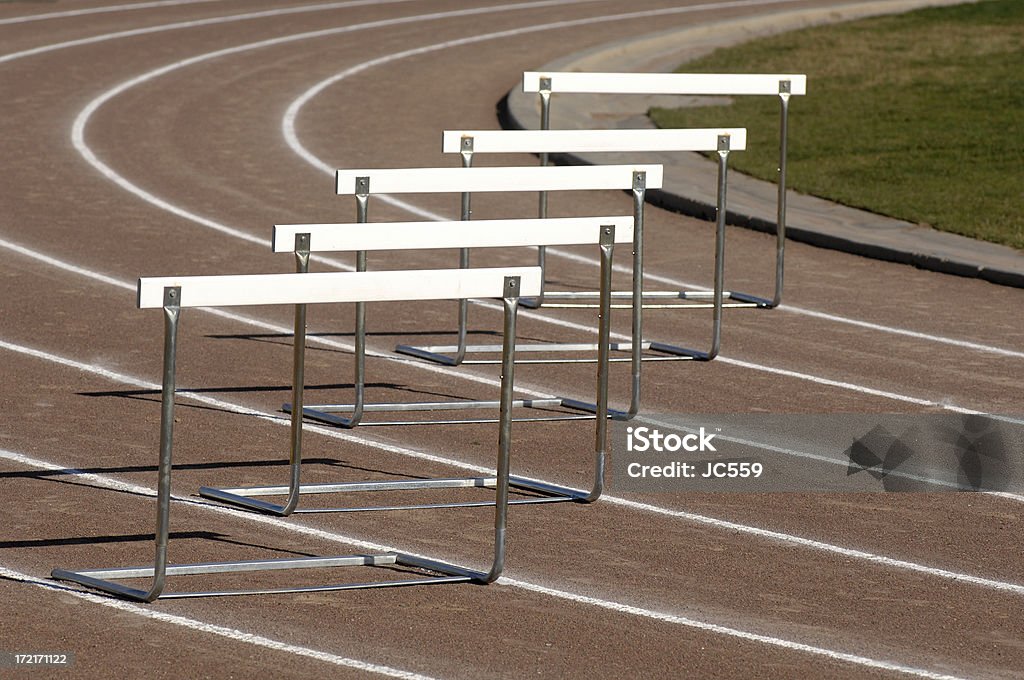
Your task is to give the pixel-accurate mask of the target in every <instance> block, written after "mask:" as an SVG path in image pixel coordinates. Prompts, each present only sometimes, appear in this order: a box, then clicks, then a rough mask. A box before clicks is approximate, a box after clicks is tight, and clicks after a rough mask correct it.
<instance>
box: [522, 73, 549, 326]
mask: <svg viewBox="0 0 1024 680" xmlns="http://www.w3.org/2000/svg"><path fill="white" fill-rule="evenodd" d="M540 129H541V130H550V129H551V79H550V78H541V79H540ZM540 164H541V165H542V166H544V165H547V164H548V154H547V152H543V153H541V154H540ZM537 198H538V201H537V217H539V218H541V219H544V218H546V217H547V216H548V192H546V191H541V192H540V193H539V194H538V197H537ZM546 263H547V249H546V248H545V247H544V246H537V266H538V267H540V293H539V294H538V295H537V297H535V298H529V299H524V300H523V301H522V304H523V306H524V307H529V308H530V309H537V308H538V307H542V306H543V305H544V281H545V279H546V278H547V269H545V267H546Z"/></svg>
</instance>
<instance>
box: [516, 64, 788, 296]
mask: <svg viewBox="0 0 1024 680" xmlns="http://www.w3.org/2000/svg"><path fill="white" fill-rule="evenodd" d="M523 92H527V93H530V92H536V93H538V95H539V96H540V106H541V110H540V127H541V129H542V130H548V129H550V127H551V95H552V94H553V93H555V92H561V93H566V94H570V93H575V94H667V95H674V94H678V95H709V96H716V95H717V96H747V95H761V96H765V95H767V96H776V97H778V98H779V106H780V116H779V119H780V120H779V170H778V172H779V177H778V179H779V186H778V199H777V204H776V222H775V291H774V293H773V294H772V297H771V299H767V298H763V297H758V296H755V295H750V294H747V293H738V292H733V291H731V292H729V294H728V296H727V298H728V299H730V300H735V301H737V302H739V303H741V304H737V305H731V306H736V307H754V308H760V309H772V308H775V307H778V306H779V305H780V304H781V303H782V288H783V278H784V273H785V249H786V153H787V151H786V150H787V139H788V136H789V99H790V97H793V96H799V95H805V94H807V76H806V75H804V74H795V73H791V74H777V73H576V72H562V71H545V72H539V71H526V72H524V73H523ZM547 162H548V155H547V154H546V153H542V154H541V157H540V163H541V165H547ZM546 214H547V195H546V194H545V193H543V192H542V193H541V196H540V206H539V215H540V216H541V217H543V216H545V215H546ZM723 238H724V234H719V233H718V232H717V231H716V240H718V239H723ZM719 249H720V246H719V245H718V244H717V243H716V252H717V251H718V250H719ZM537 264H538V265H539V266H540V267H541V269H544V267H545V262H544V253H543V250H541V252H540V253H539V255H538V261H537ZM682 294H683V295H684V296H685V298H687V299H701V298H704V299H706V298H708V297H710V296H711V294H710V293H708V292H706V291H683V292H682ZM665 295H669V296H671V295H673V293H666V294H665ZM676 295H678V294H676Z"/></svg>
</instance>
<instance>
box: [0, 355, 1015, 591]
mask: <svg viewBox="0 0 1024 680" xmlns="http://www.w3.org/2000/svg"><path fill="white" fill-rule="evenodd" d="M0 349H5V350H8V351H11V352H15V353H17V354H22V355H25V356H30V357H33V358H35V359H39V360H41V361H46V362H50V363H55V364H58V365H61V366H66V367H69V368H73V369H75V370H78V371H81V372H83V373H87V374H90V375H95V376H99V377H101V378H103V379H105V380H109V381H111V382H114V383H118V384H124V385H131V386H133V387H137V388H139V389H145V390H153V391H159V389H160V385H159V384H157V383H154V382H150V381H148V380H144V379H142V378H136V377H134V376H130V375H126V374H123V373H118V372H116V371H112V370H110V369H107V368H104V367H102V366H97V365H95V364H89V363H85V362H81V361H77V360H75V359H70V358H66V357H62V356H59V355H56V354H53V353H51V352H47V351H45V350H41V349H36V348H33V347H27V346H25V345H20V344H17V343H14V342H8V341H6V340H0ZM175 394H176V395H177V397H181V398H183V399H191V400H193V401H196V402H199V403H201V404H204V405H207V406H211V407H213V408H217V409H221V410H225V411H228V412H230V413H235V414H238V415H245V416H252V417H254V418H257V419H259V420H264V421H267V422H270V423H273V424H275V425H281V426H283V427H290V426H291V419H290V418H283V417H281V416H280V415H277V414H272V413H263V412H261V411H259V410H257V409H253V408H250V407H248V406H244V405H241V404H237V403H234V402H229V401H226V400H222V399H217V398H216V397H210V396H207V395H206V394H202V393H198V392H190V391H188V390H180V391H176V392H175ZM303 430H307V431H310V432H314V433H316V434H321V435H323V436H325V437H328V438H329V439H336V440H338V441H343V442H347V443H352V444H358V445H361V446H367V447H370V448H376V449H380V450H382V451H386V452H388V453H395V454H398V455H402V456H409V457H413V458H417V459H420V460H428V461H430V462H436V463H442V464H447V465H451V466H452V467H457V468H459V469H462V470H466V471H468V472H475V473H480V474H493V470H492V469H491V468H487V467H483V466H480V465H474V464H471V463H463V462H460V461H455V460H451V459H447V458H442V457H440V456H435V455H433V454H429V453H424V452H421V451H417V450H414V449H409V448H405V447H401V446H396V445H393V444H388V443H385V442H377V441H374V440H370V439H365V438H360V437H357V436H355V435H353V434H350V433H348V432H343V431H339V430H337V429H334V428H330V427H326V426H321V425H313V424H311V423H305V424H304V425H303ZM39 464H41V465H42V464H45V465H56V464H55V463H47V462H45V461H43V462H40V463H39ZM58 467H60V466H58ZM61 469H63V468H61ZM153 493H155V492H153ZM182 500H188V501H189V502H192V503H198V504H201V505H204V506H209V507H211V508H216V509H217V511H218V512H226V513H229V514H231V513H239V514H238V515H237V516H239V517H244V518H246V519H252V520H253V521H264V520H266V521H277V522H281V526H291V525H290V524H289V523H288V522H285V521H283V520H278V519H276V518H269V517H266V516H264V515H254V514H252V513H249V512H246V511H242V510H235V509H232V508H228V507H226V506H220V505H215V504H212V503H205V502H201V501H196V500H195V499H182ZM601 501H602V502H608V503H610V504H613V505H619V506H622V507H626V508H631V509H634V510H644V511H646V512H650V513H653V514H658V515H663V516H665V517H675V518H679V519H685V520H688V521H691V522H694V523H696V524H701V525H704V526H709V527H714V528H716V529H722V530H725V531H729V532H734V533H741V534H746V535H750V536H756V537H758V538H761V539H766V540H768V541H769V542H773V543H774V542H779V543H782V544H788V545H791V546H798V547H801V548H809V549H812V550H815V551H817V552H822V553H828V554H831V555H837V556H839V557H844V558H852V559H857V560H862V561H865V562H869V563H871V564H875V565H880V566H884V567H890V568H895V569H900V570H903V571H910V572H915V573H918V574H926V575H928V576H934V577H938V578H941V579H944V580H947V581H953V582H956V583H969V584H971V585H975V586H979V587H982V588H987V589H991V590H997V591H1001V592H1006V593H1012V594H1014V595H1024V585H1021V584H1017V583H1011V582H1008V581H1000V580H997V579H990V578H985V577H981V576H973V575H971V574H964V573H960V572H955V571H951V570H949V569H941V568H938V567H929V566H927V565H923V564H918V563H916V562H910V561H907V560H900V559H896V558H892V557H887V556H885V555H879V554H876V553H871V552H868V551H865V550H857V549H853V548H844V547H843V546H838V545H834V544H832V543H825V542H824V541H817V540H814V539H809V538H803V537H800V536H794V535H791V534H786V533H783V532H780V531H772V530H770V529H759V528H757V527H753V526H749V525H746V524H740V523H738V522H731V521H728V520H722V519H717V518H714V517H707V516H704V515H697V514H694V513H691V512H686V511H684V510H669V509H667V508H661V507H657V506H654V505H650V504H647V503H641V502H637V501H631V500H628V499H625V498H616V497H613V496H602V497H601ZM296 530H299V529H298V528H297V529H296ZM301 530H302V531H310V530H312V529H308V528H303V529H301ZM317 531H318V530H317ZM317 535H318V536H319V537H321V538H323V537H324V536H322V535H320V534H317ZM345 541H346V542H349V543H351V544H352V545H357V546H358V547H363V548H367V549H372V550H394V548H391V547H389V546H381V545H377V544H373V543H365V542H357V541H361V539H349V538H345Z"/></svg>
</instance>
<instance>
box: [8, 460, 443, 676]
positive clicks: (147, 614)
mask: <svg viewBox="0 0 1024 680" xmlns="http://www.w3.org/2000/svg"><path fill="white" fill-rule="evenodd" d="M4 453H6V452H3V451H0V455H3V454H4ZM0 578H4V579H10V580H11V581H17V582H18V583H24V584H27V585H30V586H35V587H36V588H42V589H43V590H46V591H49V592H52V593H61V594H64V595H70V596H71V597H77V598H78V599H80V600H85V601H86V602H91V603H93V604H98V605H102V606H104V607H110V608H111V609H116V610H118V611H122V612H127V613H129V614H134V615H135V616H141V617H143V618H146V619H150V620H152V621H159V622H160V623H169V624H171V625H174V626H180V627H182V628H188V629H189V630H193V631H196V632H199V633H206V634H208V635H216V636H218V637H222V638H227V639H228V640H232V641H234V642H241V643H243V644H247V645H252V646H254V647H262V648H263V649H269V650H273V651H275V652H284V653H285V654H291V655H293V656H302V657H305V658H307V659H313V660H314V661H321V662H323V663H327V664H331V665H333V666H342V667H345V668H353V669H355V670H360V671H365V672H367V673H373V674H375V675H383V676H385V677H389V678H402V679H403V680H430V676H426V675H420V674H419V673H412V672H410V671H403V670H399V669H397V668H392V667H390V666H384V665H381V664H376V663H370V662H368V661H360V660H359V659H352V658H349V657H344V656H338V655H337V654H331V653H330V652H323V651H320V650H317V649H310V648H309V647H300V646H299V645H293V644H291V643H288V642H281V641H280V640H274V639H272V638H268V637H264V636H262V635H256V634H254V633H247V632H245V631H242V630H238V629H237V628H229V627H227V626H221V625H218V624H216V623H208V622H206V621H199V620H197V619H192V618H189V617H187V616H179V615H178V614H170V613H168V612H165V611H161V610H160V609H158V608H156V607H143V606H140V605H137V604H134V603H131V602H125V601H124V600H115V599H114V598H112V597H105V596H101V595H94V594H93V593H89V592H83V591H81V590H73V589H71V588H69V587H66V586H63V585H61V584H59V583H55V582H54V581H48V580H44V579H40V578H36V577H35V576H30V575H28V574H23V573H21V572H19V571H15V570H13V569H9V568H7V567H4V566H3V565H0Z"/></svg>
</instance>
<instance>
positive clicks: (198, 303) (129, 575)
mask: <svg viewBox="0 0 1024 680" xmlns="http://www.w3.org/2000/svg"><path fill="white" fill-rule="evenodd" d="M539 289H540V269H539V268H537V267H509V268H490V269H472V270H461V269H454V270H447V269H445V270H426V271H389V272H359V273H355V272H331V273H323V274H265V275H264V274H258V275H238V276H190V277H189V276H187V277H162V278H142V279H139V288H138V306H139V308H156V307H159V308H162V309H163V312H164V352H163V385H162V396H161V411H160V463H159V468H158V484H157V519H156V556H155V559H154V565H153V566H152V567H123V568H111V569H90V570H83V571H67V570H63V569H55V570H53V572H52V576H53V578H55V579H59V580H64V581H73V582H75V583H80V584H82V585H85V586H88V587H90V588H95V589H97V590H101V591H103V592H106V593H109V594H111V595H115V596H117V597H121V598H125V599H128V600H135V601H141V602H152V601H154V600H156V599H157V598H185V597H208V596H216V595H246V594H262V593H289V592H323V591H332V590H351V589H358V588H371V587H395V586H408V585H424V584H432V583H460V582H477V583H490V582H492V581H494V580H495V579H496V578H498V576H499V575H500V574H501V571H502V569H503V567H504V561H505V531H506V524H507V515H508V489H509V452H510V446H511V433H512V422H511V410H512V406H511V401H512V393H513V385H514V370H515V363H514V352H515V330H516V310H517V308H518V300H519V296H520V295H521V294H523V293H525V294H527V295H535V294H536V293H537V291H538V290H539ZM467 295H468V296H471V297H482V298H500V299H502V301H503V303H504V309H505V315H504V316H505V325H504V335H505V338H504V347H505V350H504V352H503V357H502V358H503V364H502V378H501V407H500V413H501V416H500V419H499V428H498V429H499V435H498V456H497V474H496V476H495V477H493V478H490V479H488V480H484V481H488V482H490V485H491V486H494V487H495V489H496V501H495V503H494V504H495V513H494V552H493V559H492V561H491V566H490V569H489V570H488V571H486V572H483V571H476V570H473V569H468V568H465V567H460V566H458V565H455V564H450V563H448V562H441V561H437V560H431V559H426V558H422V557H418V556H415V555H409V554H405V553H399V552H389V553H384V554H378V555H344V556H335V557H300V558H285V559H272V560H246V561H239V562H217V563H203V564H178V565H169V564H168V560H167V543H168V535H169V525H170V504H171V458H172V449H173V428H174V390H175V372H176V370H175V369H176V358H177V344H178V323H179V319H180V315H181V310H182V309H183V308H185V307H219V306H235V305H265V304H290V305H295V342H294V348H293V366H292V399H293V402H294V403H295V404H296V405H298V406H300V407H301V404H302V398H303V387H304V385H303V381H304V368H305V334H306V305H307V304H313V303H348V302H367V301H370V302H376V301H404V300H443V299H450V300H454V299H458V298H459V297H461V296H467ZM301 411H302V409H301V408H298V409H297V410H296V412H295V413H293V415H292V418H291V455H290V472H291V478H290V482H289V484H288V486H285V487H262V488H257V489H228V490H218V489H208V488H204V489H203V495H204V496H207V497H215V498H218V499H220V500H223V501H227V502H230V503H233V504H235V505H240V506H243V507H246V508H250V509H253V510H258V511H261V512H265V513H270V514H274V515H280V516H287V515H290V514H291V513H292V512H293V511H295V510H296V507H297V506H298V502H299V496H300V494H302V493H323V492H325V491H331V490H334V489H332V488H331V487H333V486H334V485H314V486H311V487H303V486H302V485H301V484H300V474H301V469H302V417H301V415H300V414H301ZM423 481H426V480H423ZM447 481H449V482H450V483H449V484H448V485H449V486H469V485H474V486H484V485H485V484H484V483H483V481H481V480H473V483H472V484H470V483H466V482H464V483H461V484H459V483H457V482H456V480H447ZM278 494H280V495H284V494H287V495H288V500H287V501H286V503H285V504H284V505H275V504H272V503H268V502H265V501H261V500H257V499H254V498H250V496H258V495H278ZM382 565H403V566H407V567H412V568H415V569H420V570H423V571H427V572H433V573H435V574H440V575H439V576H427V575H423V576H421V577H418V578H411V579H403V580H395V581H379V582H371V583H341V584H330V585H318V586H287V587H278V588H272V589H244V590H226V591H225V590H220V591H205V592H191V591H190V592H175V593H165V592H164V586H165V583H166V578H167V577H168V576H174V575H199V574H223V573H239V572H255V571H272V570H283V569H311V568H325V567H342V566H382ZM135 578H149V579H151V585H150V587H149V588H147V589H139V588H134V587H131V586H128V585H125V584H123V583H119V582H118V581H116V580H114V579H118V580H124V579H135Z"/></svg>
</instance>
